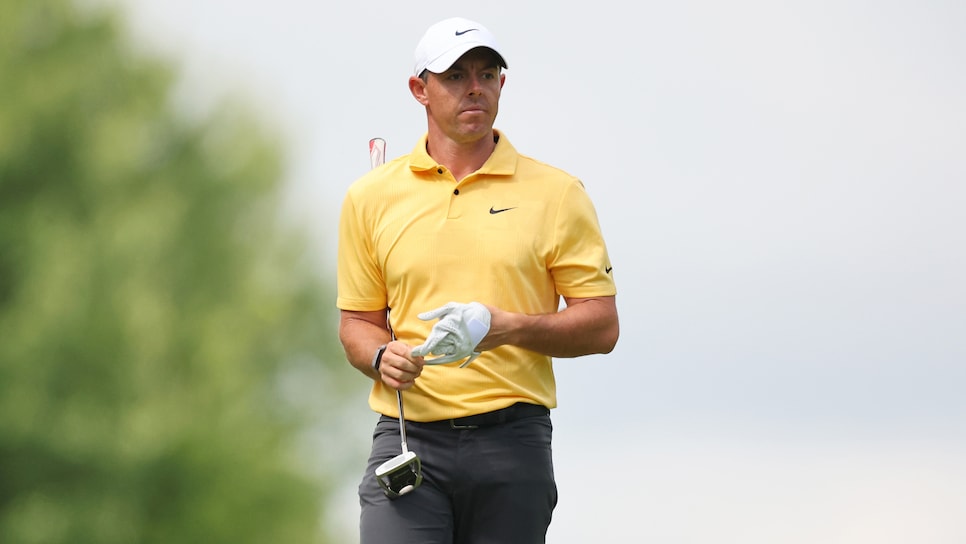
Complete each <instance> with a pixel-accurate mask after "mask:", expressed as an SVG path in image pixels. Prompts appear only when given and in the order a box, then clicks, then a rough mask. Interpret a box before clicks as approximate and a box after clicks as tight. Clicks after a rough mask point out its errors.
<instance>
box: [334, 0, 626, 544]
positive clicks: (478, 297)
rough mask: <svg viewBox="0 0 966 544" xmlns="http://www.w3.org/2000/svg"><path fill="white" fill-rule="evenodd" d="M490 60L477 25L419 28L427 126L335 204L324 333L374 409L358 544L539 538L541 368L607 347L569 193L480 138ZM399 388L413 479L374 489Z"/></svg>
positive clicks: (607, 323) (591, 228) (551, 402)
mask: <svg viewBox="0 0 966 544" xmlns="http://www.w3.org/2000/svg"><path fill="white" fill-rule="evenodd" d="M506 67H507V59H506V57H505V56H504V54H503V50H502V49H501V48H500V46H499V45H498V44H497V41H496V39H495V38H494V36H493V34H491V33H490V31H488V30H487V29H486V28H485V27H484V26H483V25H481V24H479V23H477V22H474V21H470V20H466V19H462V18H453V19H447V20H444V21H441V22H439V23H437V24H434V25H432V26H431V27H429V29H428V30H426V32H425V35H423V37H422V39H421V40H420V41H419V42H418V45H417V46H416V51H415V67H414V69H413V73H412V76H411V77H410V78H409V90H410V92H411V93H412V96H413V98H415V99H416V102H418V103H419V104H421V105H422V106H423V108H424V109H425V111H426V121H427V131H426V133H425V135H424V136H423V137H422V138H421V139H420V140H419V141H418V142H416V145H415V147H414V148H413V150H412V152H411V153H409V154H407V155H404V156H402V157H399V158H396V159H394V160H391V161H389V162H387V163H386V164H385V165H383V166H381V167H378V168H376V169H374V170H372V171H371V172H369V173H368V174H366V175H364V176H363V177H362V178H360V179H358V180H357V181H355V182H354V183H353V184H352V185H351V186H350V187H349V189H348V191H347V194H346V196H345V200H344V202H343V206H342V212H341V218H340V224H339V248H338V301H337V304H338V307H339V308H340V310H341V320H340V326H339V336H340V339H341V341H342V344H343V347H344V348H345V353H346V357H347V359H348V360H349V362H350V363H351V364H352V365H353V366H354V367H355V368H357V369H358V370H360V371H361V372H362V373H363V374H365V375H366V376H368V377H369V378H371V379H372V380H373V387H372V391H371V394H370V396H369V405H370V406H371V408H372V409H373V410H374V411H376V412H378V413H379V414H381V417H380V418H379V420H378V422H377V423H376V426H375V431H374V433H373V440H372V452H371V456H370V458H369V462H368V466H367V468H366V472H365V474H364V475H363V477H362V482H361V484H360V486H359V498H360V503H361V507H362V514H361V522H360V529H361V542H362V544H387V543H400V544H403V543H405V544H412V543H419V544H425V543H439V544H442V543H484V542H486V543H500V544H512V543H521V544H534V543H538V542H544V541H545V538H546V532H547V527H548V526H549V524H550V519H551V514H552V512H553V509H554V506H555V505H556V502H557V488H556V484H555V482H554V474H553V462H552V458H551V449H550V444H551V430H552V429H551V422H550V415H549V414H550V409H552V408H555V407H556V405H557V399H556V390H555V385H554V375H553V369H552V366H551V358H553V357H557V358H569V357H578V356H581V355H587V354H593V353H608V352H610V351H611V350H612V349H613V348H614V345H615V344H616V342H617V338H618V318H617V309H616V304H615V298H614V297H615V295H616V287H615V284H614V280H613V276H612V267H611V262H610V259H609V257H608V253H607V249H606V246H605V243H604V239H603V236H602V234H601V230H600V226H599V224H598V220H597V215H596V212H595V210H594V206H593V204H592V203H591V200H590V198H589V197H588V194H587V192H586V190H585V188H584V186H583V184H582V183H581V181H580V180H578V179H576V178H574V177H573V176H572V175H569V174H567V173H566V172H564V171H562V170H560V169H557V168H554V167H552V166H549V165H547V164H544V163H542V162H539V161H537V160H534V159H532V158H530V157H528V156H525V155H521V154H520V153H518V152H517V150H516V149H515V148H514V147H513V145H511V143H510V140H509V139H508V137H507V135H506V134H504V133H502V132H500V131H499V130H495V129H494V121H495V120H496V116H497V110H498V106H499V102H500V93H501V90H502V89H503V85H504V83H505V81H506V74H505V72H504V69H505V68H506ZM575 134H576V133H575ZM561 298H562V299H563V302H564V303H565V304H563V305H561ZM467 363H468V364H467ZM588 370H589V371H591V372H600V370H599V369H588ZM399 391H402V392H403V395H402V398H404V402H405V405H404V406H405V408H404V412H405V414H404V415H405V421H406V430H407V435H408V444H409V449H410V450H411V451H412V452H414V453H415V454H416V455H418V457H419V459H420V460H421V463H422V468H421V470H422V477H423V480H422V483H421V485H420V486H419V487H417V488H415V489H414V490H412V491H410V492H408V493H405V494H403V495H400V496H396V497H392V496H390V494H389V493H388V492H387V491H385V490H384V489H383V488H382V487H380V485H379V482H378V481H377V480H376V478H375V475H374V473H375V471H376V469H377V468H379V467H380V465H382V464H383V463H384V462H386V461H387V460H391V459H392V458H393V457H395V456H397V455H399V454H400V425H399V421H398V419H397V418H398V416H399V408H398V404H397V392H399Z"/></svg>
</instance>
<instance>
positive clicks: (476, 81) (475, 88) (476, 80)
mask: <svg viewBox="0 0 966 544" xmlns="http://www.w3.org/2000/svg"><path fill="white" fill-rule="evenodd" d="M467 77H468V79H469V82H470V85H469V92H470V94H472V95H475V94H480V92H481V90H482V88H483V79H482V78H481V77H480V76H479V75H477V74H470V75H469V76H467Z"/></svg>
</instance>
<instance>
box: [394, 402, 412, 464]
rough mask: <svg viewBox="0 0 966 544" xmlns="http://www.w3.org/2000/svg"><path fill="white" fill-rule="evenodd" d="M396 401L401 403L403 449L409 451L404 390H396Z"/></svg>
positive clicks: (400, 430)
mask: <svg viewBox="0 0 966 544" xmlns="http://www.w3.org/2000/svg"><path fill="white" fill-rule="evenodd" d="M396 401H397V402H398V403H399V436H400V438H401V439H402V451H403V453H406V452H407V451H409V448H408V446H406V415H405V414H403V400H402V391H399V390H398V389H397V390H396Z"/></svg>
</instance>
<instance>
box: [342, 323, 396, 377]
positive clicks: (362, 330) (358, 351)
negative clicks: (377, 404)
mask: <svg viewBox="0 0 966 544" xmlns="http://www.w3.org/2000/svg"><path fill="white" fill-rule="evenodd" d="M390 338H391V337H390V334H389V330H388V329H387V328H386V327H385V326H379V325H378V324H376V323H373V322H372V318H366V317H364V316H363V315H362V314H361V313H357V312H352V313H349V312H343V313H342V319H341V321H340V323H339V340H341V341H342V349H344V350H345V356H346V359H347V360H348V361H349V364H351V365H352V366H353V367H355V368H356V369H358V370H359V372H362V373H363V374H365V375H366V376H369V377H370V378H372V379H374V380H376V379H379V374H378V373H377V372H376V371H375V370H373V369H372V356H373V355H374V354H375V352H376V348H378V347H379V346H380V345H382V344H386V343H388V342H389V340H390Z"/></svg>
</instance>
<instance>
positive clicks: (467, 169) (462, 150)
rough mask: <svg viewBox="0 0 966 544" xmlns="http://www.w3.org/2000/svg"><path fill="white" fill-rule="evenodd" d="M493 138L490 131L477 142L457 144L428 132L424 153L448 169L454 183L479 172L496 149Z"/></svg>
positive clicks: (492, 133)
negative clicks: (453, 178)
mask: <svg viewBox="0 0 966 544" xmlns="http://www.w3.org/2000/svg"><path fill="white" fill-rule="evenodd" d="M495 136H496V135H495V134H494V132H493V130H492V129H491V130H490V131H489V133H487V135H485V136H483V137H482V138H479V139H477V140H472V141H467V142H457V141H455V140H452V139H450V138H446V137H445V136H443V135H442V134H436V135H434V134H433V131H430V133H429V139H428V140H427V142H426V151H427V152H428V153H429V156H430V157H432V158H433V160H435V161H436V162H438V163H439V164H442V165H443V166H445V167H446V168H447V169H449V171H450V172H452V174H453V177H455V178H456V181H460V180H462V179H463V178H465V177H466V176H468V175H470V174H472V173H473V172H476V171H477V170H479V169H480V167H482V166H483V163H485V162H486V160H487V159H489V158H490V155H492V154H493V149H494V148H496V141H495Z"/></svg>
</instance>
